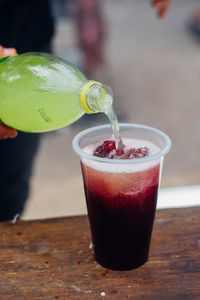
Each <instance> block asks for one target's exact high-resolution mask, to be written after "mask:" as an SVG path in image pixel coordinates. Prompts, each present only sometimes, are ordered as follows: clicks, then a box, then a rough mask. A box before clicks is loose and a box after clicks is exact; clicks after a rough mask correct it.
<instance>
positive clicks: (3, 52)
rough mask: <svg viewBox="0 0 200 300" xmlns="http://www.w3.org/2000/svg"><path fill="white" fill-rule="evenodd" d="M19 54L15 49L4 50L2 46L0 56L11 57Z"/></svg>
mask: <svg viewBox="0 0 200 300" xmlns="http://www.w3.org/2000/svg"><path fill="white" fill-rule="evenodd" d="M15 54H17V51H16V49H15V48H4V47H3V46H1V45H0V56H1V57H2V56H10V55H15Z"/></svg>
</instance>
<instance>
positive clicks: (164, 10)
mask: <svg viewBox="0 0 200 300" xmlns="http://www.w3.org/2000/svg"><path fill="white" fill-rule="evenodd" d="M167 11H168V8H166V7H164V8H161V9H160V10H159V11H158V17H159V18H160V19H163V18H164V17H165V16H166V14H167Z"/></svg>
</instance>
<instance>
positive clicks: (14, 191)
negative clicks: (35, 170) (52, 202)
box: [0, 0, 53, 221]
mask: <svg viewBox="0 0 200 300" xmlns="http://www.w3.org/2000/svg"><path fill="white" fill-rule="evenodd" d="M0 28H1V30H0V45H2V46H4V47H14V48H16V49H17V52H18V53H23V52H29V51H41V52H50V51H51V47H50V42H51V37H52V35H53V20H52V17H51V13H50V6H49V3H48V1H47V0H7V1H6V0H0ZM0 118H1V115H0ZM38 144H39V134H33V133H30V134H29V133H22V132H19V134H18V136H17V137H16V138H15V139H7V140H1V141H0V171H1V172H0V221H7V220H12V219H13V218H14V217H15V215H16V214H21V213H22V211H23V208H24V204H25V201H26V199H27V197H28V194H29V181H30V177H31V174H32V166H33V162H34V157H35V154H36V152H37V149H38Z"/></svg>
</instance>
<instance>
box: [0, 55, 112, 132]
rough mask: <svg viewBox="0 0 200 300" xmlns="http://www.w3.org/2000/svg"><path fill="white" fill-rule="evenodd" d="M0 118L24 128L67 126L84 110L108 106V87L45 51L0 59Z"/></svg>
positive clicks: (100, 109)
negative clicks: (91, 79)
mask: <svg viewBox="0 0 200 300" xmlns="http://www.w3.org/2000/svg"><path fill="white" fill-rule="evenodd" d="M0 62H1V63H0V120H1V121H2V122H3V123H4V124H6V125H7V126H10V127H13V128H15V129H17V130H21V131H25V132H45V131H51V130H55V129H58V128H61V127H64V126H67V125H69V124H71V123H73V122H74V121H76V120H78V119H79V118H80V117H81V116H82V115H83V114H84V113H96V112H106V111H107V110H108V109H109V108H110V107H112V102H113V95H112V90H111V88H110V87H108V86H106V85H104V84H101V83H99V82H95V81H88V80H87V79H86V77H85V76H84V75H83V74H82V73H81V72H80V71H79V70H78V69H77V68H76V67H74V66H73V65H71V64H69V63H67V62H66V61H64V60H63V59H61V58H58V57H55V56H53V55H49V54H45V53H25V54H21V55H15V56H10V57H4V58H1V59H0Z"/></svg>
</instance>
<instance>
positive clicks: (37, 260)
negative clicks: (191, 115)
mask: <svg viewBox="0 0 200 300" xmlns="http://www.w3.org/2000/svg"><path fill="white" fill-rule="evenodd" d="M89 245H90V231H89V226H88V219H87V217H86V216H81V217H68V218H58V219H49V220H40V221H20V222H17V223H16V224H12V223H10V222H4V223H0V299H1V300H7V299H15V300H23V299H27V300H31V299H34V300H37V299H45V300H47V299H59V300H61V299H62V300H64V299H65V300H71V299H72V300H74V299H75V300H76V299H81V300H84V299H87V300H89V299H92V300H95V299H114V300H118V299H120V300H124V299H131V300H137V299H142V300H150V299H152V300H158V299H159V300H163V299H167V300H170V299H184V300H186V299H187V300H188V299H191V300H196V299H198V300H199V299H200V207H194V208H182V209H171V210H161V211H157V214H156V221H155V225H154V230H153V237H152V243H151V251H150V259H149V261H148V262H147V263H146V264H145V265H144V266H142V267H140V268H138V269H135V270H132V271H124V272H120V271H111V270H107V269H105V268H103V267H101V266H99V265H98V264H97V263H96V262H95V261H94V259H93V251H92V249H90V247H89Z"/></svg>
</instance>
